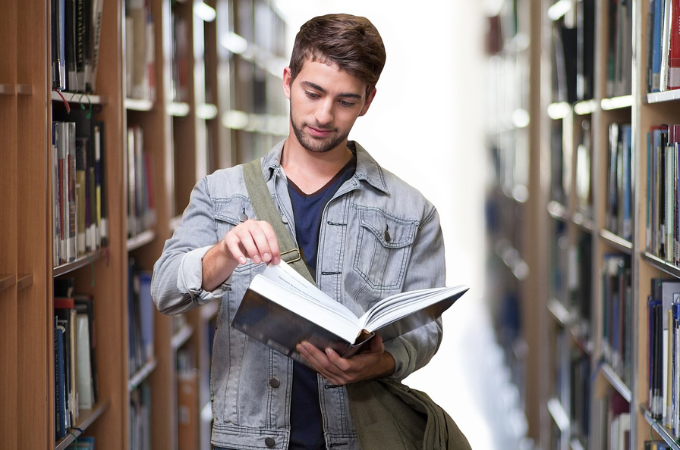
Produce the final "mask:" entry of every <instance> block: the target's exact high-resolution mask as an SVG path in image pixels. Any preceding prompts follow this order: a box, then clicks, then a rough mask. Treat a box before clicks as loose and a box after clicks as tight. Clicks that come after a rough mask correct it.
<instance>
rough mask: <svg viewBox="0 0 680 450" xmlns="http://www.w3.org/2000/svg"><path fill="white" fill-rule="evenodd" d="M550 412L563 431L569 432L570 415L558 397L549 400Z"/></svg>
mask: <svg viewBox="0 0 680 450" xmlns="http://www.w3.org/2000/svg"><path fill="white" fill-rule="evenodd" d="M548 412H550V417H552V419H553V421H554V422H555V424H556V425H557V428H559V429H560V431H561V432H562V433H569V428H570V427H571V424H570V422H569V416H567V413H566V412H565V411H564V408H563V407H562V404H561V403H560V401H559V400H558V399H556V398H551V399H550V400H548Z"/></svg>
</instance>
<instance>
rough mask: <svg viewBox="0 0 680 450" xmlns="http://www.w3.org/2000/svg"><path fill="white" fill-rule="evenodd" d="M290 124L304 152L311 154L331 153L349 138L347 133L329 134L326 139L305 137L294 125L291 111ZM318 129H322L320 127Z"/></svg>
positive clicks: (300, 129) (299, 128)
mask: <svg viewBox="0 0 680 450" xmlns="http://www.w3.org/2000/svg"><path fill="white" fill-rule="evenodd" d="M290 124H291V127H292V128H293V132H294V133H295V137H296V138H297V140H298V142H299V143H300V145H302V147H303V148H304V149H305V150H307V151H310V152H313V153H325V152H328V151H331V150H333V149H334V148H336V147H338V146H339V145H340V144H342V143H343V142H344V141H345V139H347V136H349V132H348V133H345V134H342V135H338V134H331V135H329V136H328V137H327V138H315V137H312V136H309V135H306V134H304V133H303V132H302V128H301V127H299V126H298V125H297V124H296V123H295V120H294V119H293V111H292V110H291V112H290ZM318 128H319V129H324V128H321V127H318Z"/></svg>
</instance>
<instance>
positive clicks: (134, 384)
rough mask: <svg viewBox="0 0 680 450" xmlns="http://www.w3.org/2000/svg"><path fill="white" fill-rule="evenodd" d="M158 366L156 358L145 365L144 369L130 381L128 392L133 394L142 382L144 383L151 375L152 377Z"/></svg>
mask: <svg viewBox="0 0 680 450" xmlns="http://www.w3.org/2000/svg"><path fill="white" fill-rule="evenodd" d="M156 365H157V362H156V358H150V359H149V360H148V361H147V362H146V363H144V365H143V366H142V368H141V369H139V370H138V371H137V372H135V374H134V375H132V376H131V377H130V379H129V380H128V392H132V391H134V390H135V389H137V388H138V387H139V385H140V384H142V382H144V380H146V379H147V378H148V377H149V375H151V372H153V371H154V369H155V368H156Z"/></svg>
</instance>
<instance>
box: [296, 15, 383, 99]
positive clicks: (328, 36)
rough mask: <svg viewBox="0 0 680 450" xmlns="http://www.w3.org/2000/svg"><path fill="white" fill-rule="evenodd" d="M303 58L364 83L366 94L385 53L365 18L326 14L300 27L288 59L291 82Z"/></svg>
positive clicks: (381, 67)
mask: <svg viewBox="0 0 680 450" xmlns="http://www.w3.org/2000/svg"><path fill="white" fill-rule="evenodd" d="M307 58H309V59H311V60H312V61H317V62H321V63H326V64H330V63H335V64H337V65H338V66H339V67H340V69H342V70H344V71H345V72H347V73H349V74H350V75H353V76H355V77H357V78H358V79H360V80H361V81H363V82H364V83H366V85H367V87H366V94H367V95H368V94H369V93H370V92H371V91H372V90H373V88H374V87H375V85H376V84H377V83H378V79H379V78H380V73H381V72H382V70H383V67H384V66H385V58H386V54H385V46H384V45H383V41H382V38H381V37H380V33H378V30H377V29H376V28H375V27H374V26H373V24H372V23H371V22H370V21H369V20H368V19H367V18H365V17H358V16H353V15H350V14H327V15H325V16H319V17H314V18H313V19H311V20H309V21H308V22H306V23H305V24H304V25H302V26H301V27H300V31H298V34H297V36H296V37H295V44H294V46H293V52H292V55H291V58H290V71H291V81H292V80H294V79H295V77H297V75H298V74H299V73H300V71H301V70H302V65H303V64H304V63H305V61H306V60H307Z"/></svg>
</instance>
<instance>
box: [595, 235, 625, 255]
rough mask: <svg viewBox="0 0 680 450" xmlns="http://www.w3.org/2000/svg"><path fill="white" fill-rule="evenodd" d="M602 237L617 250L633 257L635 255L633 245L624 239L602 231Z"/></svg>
mask: <svg viewBox="0 0 680 450" xmlns="http://www.w3.org/2000/svg"><path fill="white" fill-rule="evenodd" d="M600 237H601V238H602V239H604V241H605V242H606V243H608V244H609V245H611V246H612V247H614V248H616V249H617V250H618V251H620V252H622V253H626V254H628V255H631V254H632V253H633V243H632V242H630V241H627V240H625V239H623V238H622V237H620V236H617V235H616V234H614V233H612V232H611V231H609V230H600Z"/></svg>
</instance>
